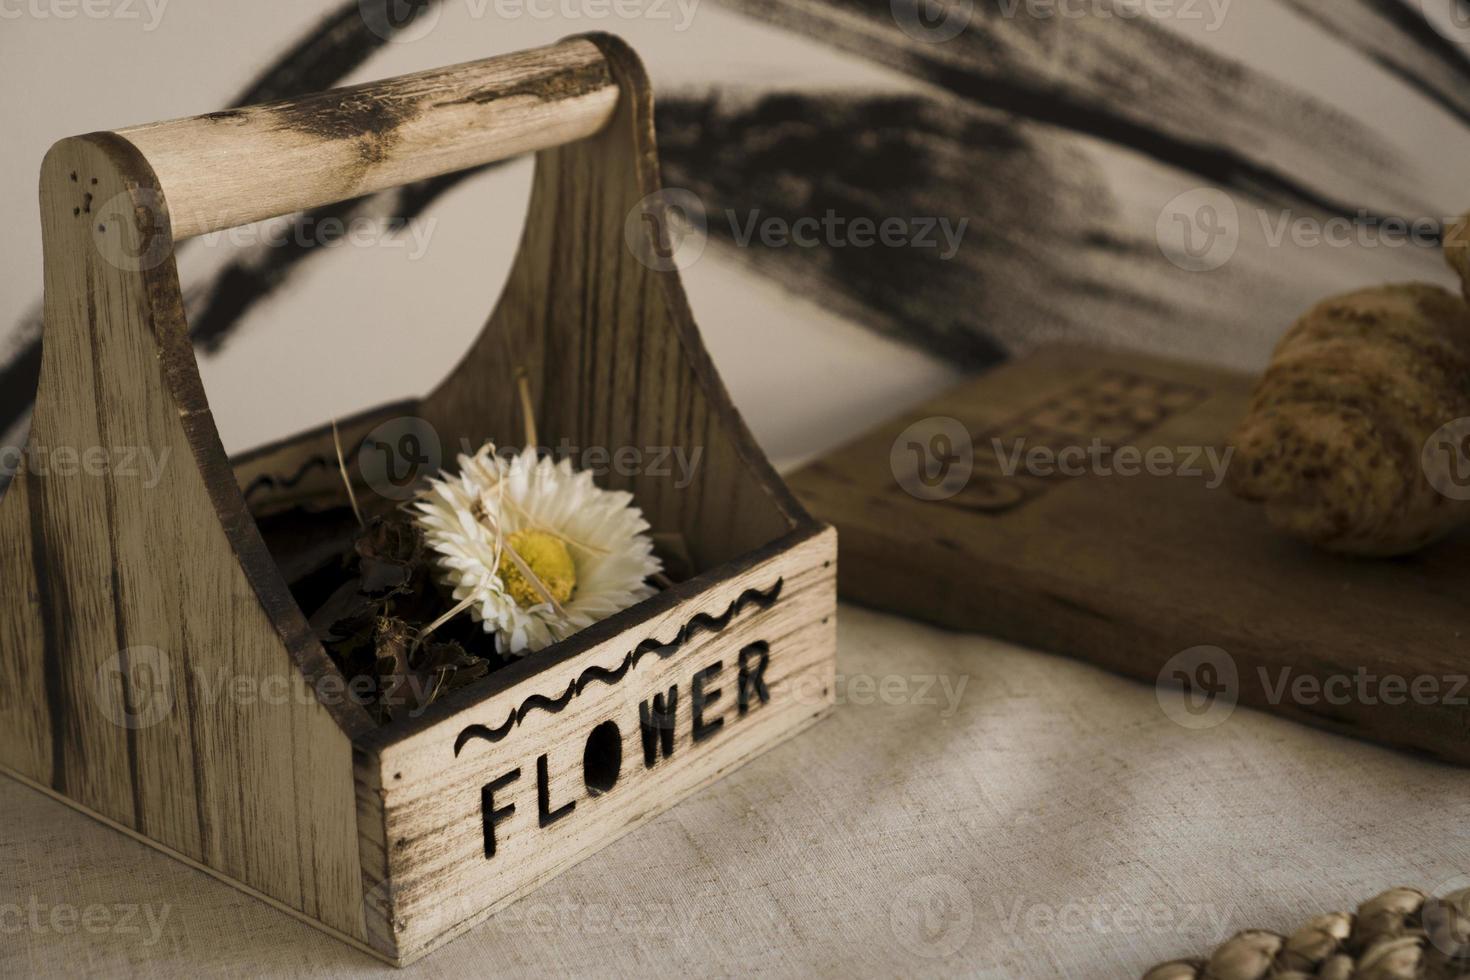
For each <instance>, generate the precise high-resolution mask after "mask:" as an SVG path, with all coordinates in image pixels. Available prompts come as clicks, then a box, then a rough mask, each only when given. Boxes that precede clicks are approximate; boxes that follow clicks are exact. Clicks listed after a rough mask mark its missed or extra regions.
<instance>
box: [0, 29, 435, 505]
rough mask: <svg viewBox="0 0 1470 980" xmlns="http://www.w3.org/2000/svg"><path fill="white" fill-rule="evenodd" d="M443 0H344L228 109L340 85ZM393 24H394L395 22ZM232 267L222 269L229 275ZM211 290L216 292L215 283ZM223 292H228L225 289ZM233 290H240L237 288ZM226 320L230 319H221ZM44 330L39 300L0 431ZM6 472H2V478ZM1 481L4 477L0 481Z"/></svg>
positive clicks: (21, 332) (24, 397)
mask: <svg viewBox="0 0 1470 980" xmlns="http://www.w3.org/2000/svg"><path fill="white" fill-rule="evenodd" d="M439 2H441V0H421V2H418V3H416V4H415V5H414V7H413V9H412V12H411V14H410V16H408V17H407V18H403V19H400V20H397V21H396V22H395V21H394V19H393V18H389V17H387V16H385V17H383V18H382V20H383V23H382V24H378V23H377V18H374V23H373V25H372V26H371V27H370V26H369V24H368V22H367V20H366V18H365V17H364V16H363V7H362V3H361V2H360V0H344V2H342V3H340V4H338V6H337V7H336V9H335V10H334V11H333V12H332V13H330V14H328V15H327V16H326V17H324V18H323V19H322V20H321V22H320V23H319V24H318V25H317V26H316V27H315V28H313V29H312V31H311V32H310V33H309V34H308V35H307V36H306V37H304V38H302V39H301V40H300V41H299V42H298V43H296V44H295V45H293V46H292V47H291V48H290V49H289V50H287V51H286V52H285V53H284V54H282V55H281V56H280V57H278V58H276V59H275V61H273V62H272V63H271V64H270V65H269V66H268V67H266V68H265V70H263V71H262V72H261V73H260V74H259V75H257V76H256V78H255V79H254V80H253V81H252V82H251V83H250V84H249V85H247V86H246V87H245V88H244V90H242V91H241V92H240V93H239V94H237V95H236V96H235V98H234V100H233V101H232V102H231V103H230V108H240V107H242V106H248V105H255V104H257V103H261V102H274V101H277V100H280V99H290V98H296V97H298V96H301V95H307V94H309V93H311V92H316V91H320V90H321V89H326V88H331V87H332V86H334V85H337V84H339V83H340V82H341V81H342V80H343V79H345V78H346V77H347V76H348V75H349V74H351V73H352V72H353V71H355V70H356V69H357V68H359V67H361V66H362V65H363V64H365V63H366V62H367V61H368V59H369V58H371V57H372V56H373V54H374V53H376V52H377V51H378V49H380V48H381V47H382V46H383V45H384V44H386V43H388V41H389V39H390V38H391V37H392V34H393V32H394V30H402V29H403V28H405V27H408V26H410V25H411V24H412V23H413V20H414V19H415V18H417V17H421V16H424V15H425V14H426V13H427V12H428V11H429V8H431V7H433V6H434V5H435V4H437V3H439ZM390 5H393V6H395V9H398V8H401V7H402V2H401V0H382V6H383V8H384V10H385V11H386V10H387V9H388V8H389V7H390ZM395 24H396V26H395ZM229 271H230V270H228V269H227V270H225V273H226V274H228V273H229ZM279 281H280V280H279V279H277V280H276V281H274V282H271V281H269V280H267V281H263V282H261V283H260V285H262V286H264V287H265V289H266V291H265V292H263V293H261V294H260V295H258V296H256V297H255V300H254V301H255V302H258V301H259V300H260V299H262V298H264V296H265V295H268V294H269V291H270V289H272V288H274V286H275V285H277V284H279ZM208 288H209V291H210V292H211V293H217V292H218V288H217V284H214V285H211V286H210V287H208ZM225 295H229V294H228V293H226V294H225ZM235 295H239V294H238V293H236V294H235ZM238 319H239V317H238V316H236V317H234V318H225V317H221V316H220V315H219V313H217V312H213V313H212V314H211V316H210V318H209V320H208V321H207V324H206V325H207V326H208V327H209V328H210V330H211V331H213V332H214V335H215V336H216V337H223V336H224V335H225V334H227V333H228V332H229V329H230V326H231V323H233V322H235V321H238ZM225 320H229V321H230V322H223V321H225ZM42 330H43V322H42V314H41V309H40V305H39V304H37V305H36V307H34V308H33V309H32V310H31V311H29V312H28V313H27V314H26V315H25V316H23V317H22V318H21V321H20V323H19V324H17V326H16V328H15V335H16V337H17V339H18V340H20V341H21V344H20V348H19V350H18V352H17V353H16V354H15V355H14V357H13V358H12V359H11V360H10V361H8V362H7V363H6V364H4V365H0V434H3V433H5V432H8V431H10V430H11V429H13V428H15V427H16V426H18V425H20V424H21V423H22V422H24V420H25V418H26V416H27V415H29V414H30V410H31V405H32V404H33V403H34V401H35V393H36V384H37V381H38V380H39V378H40V375H41V333H42ZM3 480H4V475H3V474H0V481H3ZM0 486H3V482H0Z"/></svg>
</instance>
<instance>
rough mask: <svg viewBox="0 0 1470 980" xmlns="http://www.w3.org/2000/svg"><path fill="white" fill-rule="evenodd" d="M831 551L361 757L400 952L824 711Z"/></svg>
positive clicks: (446, 934)
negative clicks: (379, 830)
mask: <svg viewBox="0 0 1470 980" xmlns="http://www.w3.org/2000/svg"><path fill="white" fill-rule="evenodd" d="M836 543H837V540H836V534H835V532H833V531H832V530H831V529H830V528H826V529H823V530H822V531H821V532H820V533H818V534H816V535H814V536H811V537H808V538H806V539H805V540H803V541H800V542H798V543H796V544H794V545H793V546H791V547H790V548H789V549H787V550H785V551H781V552H778V553H776V554H775V555H774V556H773V557H771V558H768V559H766V560H764V561H761V562H759V563H757V564H755V565H753V566H751V567H750V568H748V569H747V570H745V571H744V572H742V573H740V574H738V575H736V576H734V577H732V578H730V579H728V580H726V581H723V582H720V583H718V584H717V585H714V586H712V587H711V588H709V589H707V590H706V591H704V592H703V593H701V594H700V595H698V596H697V597H696V598H693V599H690V600H689V601H687V602H684V603H682V604H680V605H678V606H675V607H673V608H672V609H671V610H669V611H667V612H665V613H664V614H662V615H661V616H659V617H657V618H655V619H654V620H653V621H651V622H649V623H647V624H646V626H645V627H644V628H642V629H640V630H639V631H638V632H637V634H636V635H632V634H628V633H625V634H623V635H620V636H618V637H616V638H614V639H612V640H609V641H607V642H606V643H602V644H599V645H597V646H595V647H593V648H591V649H589V650H588V651H586V652H585V653H583V654H581V655H579V656H576V657H573V658H571V659H569V660H567V661H565V662H563V663H560V664H556V665H554V666H551V667H548V668H547V669H546V670H545V671H543V672H541V673H539V674H537V675H535V676H533V677H532V678H530V679H528V680H526V681H525V682H523V683H520V684H517V685H515V686H514V687H511V688H509V689H507V690H504V691H501V692H498V693H497V694H495V695H492V696H490V697H489V698H487V699H486V700H485V701H483V702H481V703H480V704H478V705H475V706H474V707H472V708H470V709H467V710H465V711H462V712H460V713H459V714H457V715H456V716H454V717H452V718H449V719H446V720H444V721H441V722H439V723H437V724H434V725H433V726H431V727H427V728H425V729H424V730H422V731H419V732H416V733H414V734H413V735H411V736H409V737H407V738H405V739H403V740H402V741H399V742H397V743H395V744H391V745H388V746H385V747H384V748H383V749H382V750H381V752H380V754H379V757H378V758H377V760H376V762H377V765H376V767H375V768H367V769H364V768H363V767H364V766H366V765H368V764H369V763H371V762H372V761H373V760H371V759H368V758H363V759H361V760H360V767H359V773H358V780H359V785H360V786H362V787H375V788H376V787H380V789H377V791H378V792H380V794H381V800H382V808H383V815H384V827H385V830H386V838H385V842H386V847H387V863H388V869H389V876H390V877H389V880H388V881H386V882H383V883H381V884H380V885H379V887H378V889H377V892H378V893H380V894H381V895H382V896H384V897H385V898H386V899H387V904H388V905H389V906H391V912H390V914H389V919H388V921H387V923H386V926H387V928H388V929H389V930H390V931H391V933H392V939H393V943H394V946H395V949H396V954H397V957H398V958H399V959H400V961H404V962H406V961H408V960H412V959H414V958H416V957H418V956H420V955H422V954H423V953H425V952H427V951H428V950H429V949H431V948H433V947H434V946H437V945H438V944H440V943H442V942H444V941H446V940H448V939H449V938H452V937H453V936H455V935H457V934H458V933H460V932H462V931H463V930H465V929H467V928H469V927H470V926H471V925H473V924H474V923H475V922H477V921H479V920H481V919H483V918H484V917H485V916H486V915H489V914H490V913H492V912H494V911H497V910H499V909H500V908H502V907H504V906H505V905H506V904H508V903H509V902H511V901H513V900H514V899H515V898H517V897H519V896H521V895H523V894H525V893H526V892H528V891H530V890H531V889H533V888H535V887H537V886H539V885H540V884H542V883H543V882H545V881H546V880H548V879H549V878H551V877H553V876H554V875H556V874H558V873H559V872H561V871H563V870H565V869H567V868H568V867H570V866H572V865H573V864H575V863H576V862H578V861H580V860H581V859H583V858H584V857H587V856H588V855H589V854H591V853H592V852H594V851H596V850H598V849H599V848H601V847H603V846H605V845H606V844H608V843H609V842H610V841H612V840H613V839H614V838H616V837H618V836H620V835H622V834H623V833H625V832H626V831H628V830H630V829H632V828H634V827H636V826H638V825H639V824H641V823H643V822H645V821H646V820H648V819H650V818H652V817H653V816H655V815H657V814H659V813H661V812H662V811H664V810H666V809H667V808H668V807H670V806H672V805H673V804H674V803H675V802H677V801H678V800H680V799H682V798H684V797H685V796H687V795H688V794H689V793H691V792H693V791H694V790H696V789H698V788H699V787H700V786H702V785H705V784H706V783H708V782H710V781H712V780H713V779H716V778H718V777H719V776H721V775H723V774H724V773H726V772H729V771H730V770H731V769H733V768H735V767H736V766H738V765H740V764H742V763H744V762H746V761H747V760H749V759H750V758H752V757H753V756H755V755H757V754H759V753H760V752H762V751H764V750H765V749H767V748H769V747H770V746H771V745H773V744H775V743H776V742H778V741H780V740H781V739H783V738H785V737H787V736H789V735H791V734H792V733H793V732H795V731H798V730H800V729H801V728H803V727H805V726H806V725H807V724H809V723H810V722H811V721H812V720H814V719H815V718H816V717H818V716H820V715H822V714H823V713H825V712H826V711H827V710H828V709H829V708H830V707H831V706H832V704H833V700H834V697H835V694H834V691H835V685H834V680H835V672H836V579H835V577H836ZM655 697H659V698H661V700H660V701H657V702H656V701H655V700H654V699H655ZM370 836H372V835H369V834H367V833H364V840H365V844H364V846H365V847H370V846H374V845H371V844H369V843H367V840H368V838H369V837H370Z"/></svg>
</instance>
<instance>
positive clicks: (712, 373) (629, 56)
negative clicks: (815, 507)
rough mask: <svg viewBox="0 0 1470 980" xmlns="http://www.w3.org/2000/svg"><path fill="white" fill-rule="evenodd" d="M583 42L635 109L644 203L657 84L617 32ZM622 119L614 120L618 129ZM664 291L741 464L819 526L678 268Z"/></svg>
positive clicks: (794, 515) (663, 276) (653, 156)
mask: <svg viewBox="0 0 1470 980" xmlns="http://www.w3.org/2000/svg"><path fill="white" fill-rule="evenodd" d="M574 38H576V39H582V40H587V41H591V42H592V43H593V44H595V45H597V47H598V49H599V50H600V51H601V52H602V54H603V57H604V58H606V59H607V61H608V64H609V65H610V66H611V67H612V72H613V78H614V79H615V80H616V81H617V83H618V89H619V92H620V98H621V99H624V100H627V103H628V105H629V106H630V107H631V109H632V112H631V113H630V116H631V122H632V125H633V134H632V142H633V149H634V154H635V161H636V164H637V180H638V183H639V185H640V186H639V188H638V197H639V199H640V200H641V199H642V198H644V197H646V196H647V195H649V194H654V193H657V192H658V191H660V190H662V189H663V177H662V173H661V171H660V167H659V162H658V138H657V135H656V132H655V129H654V115H653V86H652V84H650V82H649V80H648V72H647V71H646V70H645V69H644V67H643V61H642V59H640V58H639V57H638V54H637V53H636V52H635V51H634V50H633V49H632V48H631V47H629V46H628V44H627V42H626V41H624V40H623V39H622V38H620V37H618V36H616V35H614V34H606V33H601V32H597V33H590V34H577V35H573V36H572V37H570V38H567V39H566V40H573V39H574ZM617 122H618V118H617V116H616V115H615V116H614V117H613V125H616V124H617ZM642 233H643V234H644V235H651V234H652V231H651V230H649V229H647V228H646V227H645V228H643V229H642ZM653 274H654V275H655V277H656V278H657V280H658V283H659V286H660V288H661V290H662V292H663V297H664V302H665V304H667V306H668V310H669V313H670V314H671V318H672V320H673V322H674V325H675V326H676V327H677V329H678V331H679V334H678V339H679V347H680V350H681V351H682V353H683V355H684V363H685V364H686V365H687V366H688V368H689V370H690V371H691V372H692V373H693V375H694V377H695V379H696V380H697V381H698V382H699V385H700V387H701V388H702V389H703V390H704V394H705V399H706V400H707V401H708V402H709V405H710V408H711V410H712V411H714V412H715V413H717V414H719V415H721V416H722V417H723V419H724V423H725V426H726V428H727V429H728V435H729V437H730V443H731V445H732V446H733V447H734V449H735V453H736V455H737V456H738V457H739V458H740V461H741V462H742V463H744V464H745V466H746V467H747V468H748V469H750V471H751V472H752V473H753V474H754V475H755V477H756V479H757V480H758V482H759V483H760V484H761V486H762V487H763V488H764V489H765V491H766V494H767V496H769V497H770V498H771V502H772V503H773V504H775V506H776V508H777V510H778V511H780V513H781V514H782V516H783V517H785V518H786V521H787V523H788V525H789V526H790V527H792V528H793V529H795V528H798V527H800V526H801V525H802V524H803V523H807V524H810V523H814V522H813V520H812V517H811V515H810V514H809V513H808V512H807V510H806V508H805V506H803V504H802V503H801V502H800V501H799V500H797V498H796V495H795V494H793V493H792V492H791V491H790V489H789V488H788V487H787V486H786V484H785V482H784V481H783V480H782V479H781V476H780V474H778V473H777V472H776V469H775V467H773V466H772V465H771V462H770V460H768V459H767V458H766V454H765V452H764V450H762V449H761V448H760V445H759V444H758V443H757V442H756V441H755V437H754V436H752V435H751V433H750V428H749V427H748V426H747V425H746V424H745V418H744V417H743V416H742V415H741V414H740V410H739V409H737V408H736V407H735V403H734V402H733V401H732V400H731V398H730V392H729V391H728V390H727V389H726V388H725V382H724V381H723V380H721V378H720V374H719V372H718V371H717V370H716V369H715V365H714V361H713V360H712V359H711V358H710V356H709V351H708V350H706V349H705V346H704V339H703V338H702V337H701V336H700V334H699V326H698V325H697V324H696V323H695V321H694V313H693V311H692V310H691V309H690V307H689V298H688V296H687V295H686V294H685V292H684V280H683V279H682V278H681V277H680V275H679V270H678V269H668V270H653Z"/></svg>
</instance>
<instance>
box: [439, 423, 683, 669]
mask: <svg viewBox="0 0 1470 980" xmlns="http://www.w3.org/2000/svg"><path fill="white" fill-rule="evenodd" d="M414 509H415V510H416V511H417V513H416V514H415V515H414V520H415V522H416V523H417V524H418V525H419V527H421V528H422V529H423V531H424V537H425V540H426V541H427V543H428V545H429V547H430V548H431V549H432V550H433V551H434V552H435V562H436V564H437V565H438V567H439V570H440V572H441V574H442V576H443V579H444V581H445V583H446V584H447V585H449V586H450V587H451V588H452V589H453V595H454V599H455V601H456V602H458V603H459V604H460V606H459V609H460V610H462V609H465V608H467V609H469V610H470V612H471V614H472V615H473V616H474V618H475V620H476V621H478V622H482V623H483V624H484V626H485V632H487V633H493V634H494V635H495V649H496V650H498V651H499V652H501V653H512V654H517V655H524V654H526V653H530V652H533V651H536V650H540V649H542V648H544V647H547V646H550V645H551V644H552V643H555V642H556V641H557V640H561V639H565V638H566V637H568V636H570V635H572V634H573V633H575V632H577V631H578V630H580V629H582V628H584V627H586V626H590V625H592V624H593V623H595V622H597V621H598V620H601V619H606V618H607V617H608V616H611V615H612V614H613V613H615V612H619V611H621V610H623V609H626V608H628V607H629V606H631V605H633V604H634V603H636V602H639V601H641V600H643V599H646V598H648V597H649V596H651V595H652V594H653V592H654V590H653V589H652V588H650V587H649V586H648V584H647V581H646V580H647V579H648V578H649V577H650V576H652V575H656V574H658V572H659V571H660V570H661V569H660V565H659V561H658V559H657V558H655V557H654V555H653V541H652V540H651V539H650V538H649V537H648V535H647V534H646V533H645V532H646V531H647V530H648V522H647V521H645V520H644V519H643V513H642V512H641V511H640V510H639V509H638V508H637V507H634V506H633V495H632V494H630V493H624V492H622V491H615V490H604V489H602V488H601V487H599V486H597V485H596V484H595V483H593V482H592V474H591V473H585V472H577V471H575V470H573V469H572V464H571V461H570V460H562V461H561V462H560V463H553V462H552V461H551V460H550V459H549V458H548V459H540V458H538V456H537V454H536V451H535V450H534V449H526V450H523V451H522V452H521V453H520V454H519V455H516V456H513V457H511V458H510V459H508V460H507V459H502V458H501V457H500V456H498V455H497V454H496V453H495V447H494V445H492V444H486V445H485V446H484V447H482V448H481V449H480V451H479V452H477V453H476V454H475V455H474V456H460V457H459V475H458V476H448V475H445V476H443V477H442V478H441V479H435V480H431V481H430V484H429V488H428V490H427V491H426V494H425V496H424V498H423V499H421V500H420V501H419V502H418V503H417V504H416V505H415V508H414ZM528 573H529V574H528ZM457 611H458V610H457Z"/></svg>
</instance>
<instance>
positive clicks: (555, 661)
mask: <svg viewBox="0 0 1470 980" xmlns="http://www.w3.org/2000/svg"><path fill="white" fill-rule="evenodd" d="M829 527H830V525H827V524H824V523H822V522H820V521H814V520H810V519H809V520H807V521H803V522H801V523H800V524H799V525H798V526H797V527H796V528H795V529H794V530H792V531H790V532H789V533H787V534H784V535H782V536H781V537H779V538H777V539H776V540H774V541H771V542H770V543H768V544H765V545H763V546H761V547H760V548H757V549H756V550H754V551H751V552H748V553H746V554H744V555H741V556H740V557H739V558H733V559H731V560H730V561H727V562H725V563H723V564H721V565H716V566H715V567H714V568H711V569H709V570H707V571H704V572H701V573H699V574H698V575H696V576H694V577H693V578H691V579H688V580H687V581H684V582H680V583H679V584H678V585H676V586H674V587H673V588H671V589H666V590H665V591H663V592H660V593H659V594H658V595H655V596H652V597H650V598H648V599H645V600H643V601H642V602H640V603H638V604H637V605H634V606H629V607H628V608H627V609H624V610H623V611H622V612H620V613H617V614H615V615H613V616H609V617H608V618H607V619H604V620H601V621H600V622H596V623H593V624H592V625H591V626H588V627H587V628H586V629H583V630H581V631H579V632H578V633H576V634H575V635H573V636H570V637H568V638H567V639H565V640H562V641H561V642H560V643H555V644H552V645H551V646H549V647H547V648H546V649H545V650H542V651H541V652H539V653H536V654H532V655H530V656H527V657H523V658H522V659H520V660H517V661H516V662H515V663H513V664H510V665H509V666H506V667H502V668H501V669H499V670H497V671H494V672H493V673H491V674H489V675H488V676H487V677H485V678H484V680H482V681H480V682H478V683H476V684H472V685H470V686H469V687H466V688H463V689H462V690H459V691H455V692H453V693H452V694H448V695H446V696H444V697H442V698H439V699H438V700H437V701H435V702H434V703H432V704H430V705H429V706H428V707H427V708H426V709H424V711H423V713H422V714H419V715H417V716H415V717H412V718H405V719H403V720H402V721H398V722H394V723H392V724H390V725H385V726H383V727H381V728H377V729H375V730H373V731H370V732H366V733H364V734H361V735H358V736H355V737H354V738H353V740H352V747H353V750H354V752H355V753H356V754H357V756H358V757H359V758H360V759H363V760H366V759H370V758H373V759H375V758H377V757H378V756H379V755H380V754H381V753H382V751H383V750H384V749H387V748H389V747H391V746H393V745H395V744H397V743H398V742H401V741H404V740H406V739H409V738H412V737H413V736H415V735H417V734H419V733H420V732H423V731H426V730H427V729H429V728H432V727H433V726H434V725H437V724H439V723H440V722H442V721H445V720H447V719H449V718H452V717H453V716H455V715H457V714H460V713H461V712H464V711H467V710H469V709H472V708H474V707H475V706H476V705H479V704H482V703H484V702H485V701H488V700H490V699H491V698H493V697H495V696H497V695H499V694H501V693H502V692H504V691H506V690H509V689H510V688H512V687H515V686H516V685H518V684H521V683H523V682H525V681H527V680H530V679H531V678H533V677H535V676H536V675H537V674H539V673H541V672H543V671H546V670H550V669H551V668H553V667H556V666H558V665H559V664H563V663H566V662H567V661H569V660H571V659H573V658H575V657H578V656H580V655H581V654H583V653H586V652H587V651H588V650H590V649H592V648H593V647H595V646H598V645H599V644H602V643H606V642H608V641H609V640H612V639H615V638H616V637H618V636H619V635H621V634H623V633H627V634H630V635H633V636H636V637H637V641H641V640H643V639H645V637H644V636H643V627H645V626H646V625H647V624H648V623H649V622H651V621H652V620H653V619H655V618H656V617H658V616H662V615H664V614H665V613H667V612H669V611H671V610H673V609H675V608H676V607H678V606H679V605H680V604H682V603H684V602H688V601H690V600H692V599H696V598H698V597H699V596H700V595H701V594H702V593H704V592H706V591H708V590H710V589H712V588H714V587H715V586H718V585H719V584H721V583H722V582H726V581H729V580H730V579H732V578H735V577H736V576H738V575H741V574H743V573H745V572H747V571H749V570H751V569H752V568H755V567H757V566H758V565H761V564H763V563H764V562H767V561H770V560H771V559H773V558H776V557H777V556H779V555H781V554H784V553H785V552H787V551H789V550H791V549H792V548H794V547H796V546H797V545H800V544H803V543H805V542H807V541H809V540H811V539H812V538H815V537H817V536H819V535H821V534H823V533H824V532H826V531H827V530H828V528H829ZM758 584H759V586H760V587H761V588H767V587H769V586H770V585H772V584H773V583H770V582H766V583H758ZM637 641H633V642H637ZM487 642H489V640H488V637H487ZM630 649H631V647H630ZM625 652H626V651H625Z"/></svg>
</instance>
